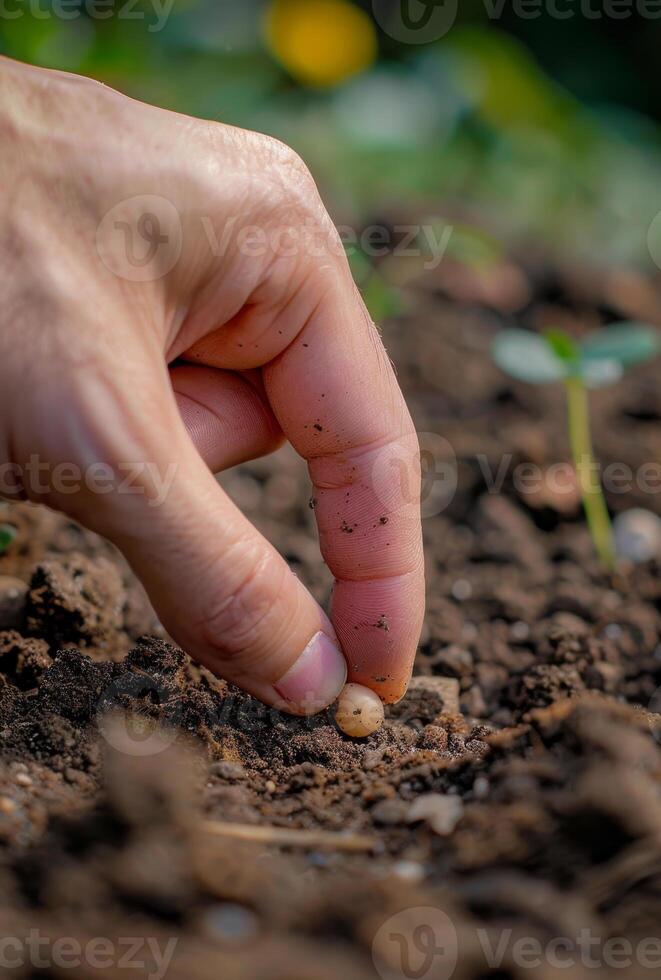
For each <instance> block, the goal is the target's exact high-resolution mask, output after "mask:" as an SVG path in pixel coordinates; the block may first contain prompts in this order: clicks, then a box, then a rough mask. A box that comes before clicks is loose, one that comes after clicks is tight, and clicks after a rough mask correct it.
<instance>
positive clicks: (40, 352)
mask: <svg viewBox="0 0 661 980" xmlns="http://www.w3.org/2000/svg"><path fill="white" fill-rule="evenodd" d="M0 187H1V188H2V194H1V195H0V298H1V302H0V464H11V468H9V469H8V466H7V465H4V466H3V470H2V472H3V474H5V475H4V479H3V486H2V492H3V493H4V495H5V496H7V497H9V498H12V497H14V498H20V497H23V498H26V497H27V499H32V500H34V501H36V502H40V503H47V504H48V505H49V506H51V507H54V508H56V509H58V510H61V511H64V512H66V513H67V514H69V515H71V516H72V517H74V518H75V519H77V520H79V521H80V522H81V523H83V524H84V525H86V526H88V527H90V528H92V529H93V530H95V531H98V532H100V533H101V534H103V535H105V536H106V537H108V538H109V539H111V540H112V541H113V542H114V543H115V544H116V545H117V546H118V547H119V549H120V550H121V551H122V552H123V553H124V555H125V556H126V557H127V559H128V561H129V562H130V564H131V565H132V567H133V569H134V570H135V572H136V574H137V575H138V576H139V578H140V579H141V580H142V582H143V583H144V585H145V586H146V588H147V591H148V593H149V595H150V598H151V600H152V602H153V604H154V607H155V609H156V611H157V613H158V614H159V616H160V618H161V620H162V622H163V623H164V625H165V627H166V629H167V630H168V632H169V633H170V634H171V635H172V636H173V638H174V639H175V640H176V641H177V642H178V643H179V644H181V646H182V647H183V648H184V649H185V650H187V651H188V653H190V654H191V655H192V656H193V657H195V658H196V659H198V660H199V661H201V662H202V663H204V664H205V665H206V666H208V667H209V668H211V669H212V670H213V671H214V672H215V673H217V674H218V675H219V676H222V677H224V678H226V679H227V680H230V681H232V682H234V683H236V684H238V685H239V686H240V687H242V688H243V689H245V690H246V691H248V692H250V693H251V694H254V695H255V696H256V697H258V698H260V699H262V700H263V701H265V702H266V703H267V704H270V705H274V706H276V707H279V708H282V709H284V710H286V711H289V712H292V713H295V714H307V713H312V712H314V711H318V710H320V709H321V708H323V707H325V706H326V705H328V704H330V703H331V702H332V701H334V700H335V698H336V697H337V695H338V694H339V692H340V690H341V689H342V687H343V685H344V683H345V680H346V679H347V677H348V679H349V680H350V681H352V682H354V683H359V684H363V685H365V686H367V687H369V688H371V689H372V690H374V691H376V692H377V694H378V695H379V696H380V698H381V699H382V700H383V701H385V702H392V701H396V700H397V699H399V698H400V697H401V696H402V694H403V693H404V691H405V690H406V685H407V683H408V680H409V677H410V672H411V666H412V662H413V658H414V655H415V650H416V646H417V641H418V638H419V633H420V628H421V623H422V616H423V594H424V573H423V557H422V546H421V531H420V516H419V505H418V490H419V480H420V476H419V465H418V459H417V455H416V452H415V447H416V446H417V441H416V436H415V430H414V427H413V424H412V422H411V418H410V415H409V413H408V411H407V408H406V405H405V403H404V400H403V398H402V395H401V393H400V390H399V387H398V385H397V382H396V379H395V375H394V372H393V370H392V367H391V364H390V362H389V360H388V357H387V355H386V353H385V351H384V349H383V346H382V344H381V340H380V338H379V334H378V331H377V330H376V328H375V327H374V325H373V323H372V321H371V319H370V317H369V316H368V314H367V312H366V310H365V307H364V305H363V303H362V301H361V299H360V296H359V294H358V292H357V290H356V288H355V286H354V283H353V281H352V278H351V275H350V272H349V269H348V266H347V262H346V259H345V257H344V254H343V251H342V248H341V245H340V243H339V242H338V240H337V236H336V234H335V232H334V229H333V228H332V225H331V223H330V220H329V218H328V215H327V213H326V211H325V210H324V207H323V204H322V202H321V199H320V197H319V193H318V191H317V189H316V187H315V184H314V182H313V180H312V178H311V176H310V174H309V172H308V170H307V169H306V167H305V165H304V164H303V162H302V161H301V160H300V158H299V157H298V156H297V155H296V154H295V153H294V152H293V151H292V150H290V149H289V148H288V147H286V146H284V145H283V144H281V143H278V142H277V141H274V140H271V139H269V138H267V137H264V136H261V135H258V134H256V133H251V132H247V131H243V130H238V129H234V128H231V127H227V126H224V125H222V124H220V123H210V122H205V121H201V120H197V119H192V118H188V117H185V116H181V115H177V114H174V113H170V112H166V111H163V110H161V109H157V108H153V107H151V106H147V105H144V104H142V103H139V102H135V101H133V100H131V99H128V98H126V97H124V96H122V95H120V94H118V93H117V92H114V91H112V90H111V89H108V88H107V87H105V86H102V85H100V84H98V83H96V82H93V81H90V80H88V79H84V78H78V77H76V76H72V75H66V74H63V73H58V72H50V71H45V70H41V69H36V68H32V67H30V66H26V65H20V64H17V63H15V62H11V61H8V60H6V59H0ZM146 199H148V201H149V207H147V208H145V203H144V202H145V200H146ZM113 209H116V210H114V211H113ZM145 211H148V212H149V214H150V215H151V217H149V222H151V223H150V224H148V225H146V226H145V225H141V224H140V222H141V220H143V217H144V213H145ZM109 212H110V213H111V218H110V219H109V218H107V217H106V216H107V215H108V213H109ZM154 215H155V216H156V220H157V224H156V225H154V222H153V217H154ZM173 215H174V217H173ZM113 216H114V218H113ZM111 219H112V220H111ZM283 226H285V227H286V228H288V229H289V231H290V232H291V230H292V229H294V230H297V229H303V228H308V227H311V226H314V227H315V228H322V229H323V230H324V234H323V235H322V236H321V239H320V240H321V247H317V248H316V249H314V250H312V249H309V248H307V247H296V246H295V244H294V247H292V248H281V249H279V250H274V249H273V248H267V249H261V251H260V249H258V248H254V247H252V245H251V243H253V244H254V240H253V238H252V237H251V236H253V235H254V230H255V229H258V230H260V231H261V232H262V233H264V234H266V236H267V237H268V235H269V232H270V231H278V229H281V228H282V227H283ZM135 228H142V230H143V232H145V236H146V237H145V238H144V240H143V241H142V246H143V251H144V245H145V241H146V242H147V244H148V245H149V235H150V234H152V233H153V232H160V235H159V234H156V236H155V238H154V241H155V242H156V245H155V246H154V249H155V250H154V255H155V258H154V262H155V263H156V264H155V265H152V266H151V267H150V266H149V264H148V262H146V261H145V262H144V263H143V264H142V265H141V264H140V263H139V262H138V263H137V264H133V263H131V262H128V264H126V262H127V260H126V256H124V262H125V268H124V267H123V266H122V261H123V260H122V254H121V252H119V251H118V248H119V244H118V243H121V241H122V234H123V231H124V230H126V234H127V235H128V234H131V230H132V229H133V230H135ZM242 232H245V234H244V235H243V236H242V234H241V233H242ZM285 237H287V236H285ZM294 237H295V236H294ZM161 239H162V240H163V241H164V242H165V244H163V245H162V251H161V252H160V253H159V252H158V248H157V246H158V247H161V245H160V244H159V242H160V241H161ZM316 242H317V245H318V242H319V236H317V239H316ZM173 243H175V244H173ZM175 245H176V247H175ZM168 249H170V251H169V252H168ZM172 249H175V250H174V251H172ZM313 252H314V254H312V253H313ZM258 253H259V254H258ZM163 256H165V258H163ZM158 262H161V263H162V267H161V266H159V265H158ZM136 270H137V271H136ZM124 272H126V274H124ZM140 277H142V278H140ZM284 440H288V441H289V442H290V443H291V444H292V445H293V446H294V448H295V449H296V450H297V451H298V452H299V453H300V454H301V456H303V457H304V458H305V459H306V460H307V462H308V466H309V472H310V477H311V480H312V484H313V489H312V496H313V498H314V501H315V516H316V520H317V524H318V528H319V538H320V545H321V552H322V555H323V558H324V560H325V561H326V563H327V564H328V566H329V568H330V570H331V572H332V573H333V575H334V577H335V586H334V589H333V597H332V605H331V610H330V615H329V616H327V615H326V614H325V613H324V611H323V610H322V609H321V608H320V607H319V605H318V604H317V603H316V602H315V601H314V600H313V598H312V597H311V595H310V594H309V593H308V591H307V590H306V589H305V587H304V586H303V584H302V583H301V582H300V581H299V579H298V578H296V576H295V575H294V574H293V573H292V572H291V571H290V570H289V568H288V566H287V564H286V562H285V561H284V560H283V559H282V558H281V557H280V556H279V555H278V553H277V552H276V550H275V549H274V548H273V547H272V546H271V545H270V544H269V543H268V542H267V541H266V540H265V539H264V538H263V537H262V536H261V535H260V534H259V533H258V531H257V530H256V529H255V528H254V527H253V526H252V525H251V524H250V522H249V521H248V520H247V519H246V518H245V517H244V516H243V514H242V513H241V512H240V510H239V509H238V508H237V507H236V506H235V505H234V504H233V503H232V502H231V501H230V500H229V498H228V497H227V496H226V495H225V494H224V492H223V491H222V490H221V489H220V487H219V485H218V483H217V481H216V479H215V478H214V475H213V474H214V473H217V472H219V471H221V470H223V469H225V468H227V467H229V466H233V465H235V464H236V463H238V462H242V461H245V460H249V459H252V458H255V457H257V456H261V455H264V454H266V453H269V452H271V451H273V450H274V449H276V448H277V447H278V446H279V445H281V444H282V442H283V441H284ZM35 454H36V455H37V456H38V458H39V460H40V462H41V463H42V464H44V472H45V474H46V476H45V477H44V476H42V477H41V479H42V480H43V479H46V481H47V483H48V490H47V492H39V493H35V491H34V488H33V487H32V486H31V485H30V483H29V481H27V480H26V479H25V476H24V474H25V472H26V469H25V467H26V464H27V462H28V461H29V459H30V458H31V457H34V455H35ZM141 461H143V462H144V461H149V462H150V464H151V465H152V466H153V467H154V468H155V469H154V471H155V472H158V473H160V474H165V473H168V474H170V475H171V481H170V482H169V484H168V489H167V493H165V494H164V496H163V499H162V500H159V502H158V506H154V505H153V503H154V500H153V493H152V491H153V489H154V488H153V486H152V484H151V482H150V478H149V476H148V475H146V476H145V475H143V476H142V477H141V478H140V479H141V480H142V490H143V492H142V493H130V494H129V493H125V492H120V490H119V487H118V485H113V486H114V488H111V489H110V490H109V491H108V492H103V493H97V492H94V490H93V489H90V487H89V486H88V485H87V484H85V485H81V487H80V488H78V489H77V490H76V491H75V492H72V491H71V490H64V489H63V488H62V487H61V485H60V483H59V482H58V480H57V479H55V477H53V476H52V475H50V476H49V474H52V473H53V471H54V470H55V468H56V467H57V465H58V464H62V463H71V464H75V465H76V466H78V467H79V468H80V469H81V471H83V472H86V471H87V470H86V468H87V469H89V467H90V466H91V465H92V464H96V463H99V462H102V463H104V464H106V465H109V466H110V467H111V468H112V470H113V472H114V471H117V472H118V471H119V470H120V468H121V467H122V466H125V465H126V464H128V463H140V462H141ZM7 473H11V474H13V477H12V479H13V480H14V483H13V484H12V485H11V486H7V476H6V474H7ZM384 474H385V475H384ZM390 474H392V477H391V476H390ZM150 494H151V496H150ZM347 528H351V530H350V531H348V530H347Z"/></svg>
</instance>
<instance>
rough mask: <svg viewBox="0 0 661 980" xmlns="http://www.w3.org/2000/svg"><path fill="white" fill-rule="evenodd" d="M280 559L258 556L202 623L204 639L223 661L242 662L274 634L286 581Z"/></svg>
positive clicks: (267, 555)
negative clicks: (283, 580) (269, 634)
mask: <svg viewBox="0 0 661 980" xmlns="http://www.w3.org/2000/svg"><path fill="white" fill-rule="evenodd" d="M279 565H280V562H279V561H278V560H277V559H276V558H275V557H274V556H273V555H271V554H270V553H269V552H267V553H266V554H263V555H260V556H259V557H256V558H255V560H254V561H252V562H251V564H250V568H249V571H248V572H247V573H246V574H245V575H244V576H242V577H241V578H240V579H239V580H238V581H237V583H236V584H235V585H234V586H233V587H232V589H231V591H230V592H229V593H227V594H225V595H223V596H222V597H221V598H220V599H218V600H217V601H216V602H215V603H214V604H213V605H212V606H211V608H210V609H209V611H208V613H207V615H206V617H205V619H204V621H203V623H202V624H201V629H202V634H203V639H204V641H205V642H206V644H208V645H209V646H211V647H212V648H214V649H215V650H217V651H218V652H219V654H220V655H221V656H222V658H223V660H226V661H227V660H229V661H241V660H245V659H246V658H248V657H249V656H250V653H251V651H255V650H257V649H258V648H259V647H260V645H261V637H262V636H264V634H265V632H266V633H267V634H268V633H270V627H269V623H270V621H271V620H272V617H273V615H274V611H275V610H276V608H277V605H278V601H277V597H278V594H279V591H280V587H281V583H282V571H281V569H280V567H279Z"/></svg>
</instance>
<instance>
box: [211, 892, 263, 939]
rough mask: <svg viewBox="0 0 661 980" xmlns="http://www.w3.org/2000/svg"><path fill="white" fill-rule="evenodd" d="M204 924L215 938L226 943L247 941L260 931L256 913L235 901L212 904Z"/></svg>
mask: <svg viewBox="0 0 661 980" xmlns="http://www.w3.org/2000/svg"><path fill="white" fill-rule="evenodd" d="M204 924H205V926H206V929H207V930H208V932H209V933H210V934H211V935H212V936H213V937H214V938H215V939H220V940H221V941H222V942H226V943H245V942H248V941H249V940H251V939H254V938H255V937H256V936H257V933H258V932H259V922H258V919H257V916H256V915H255V913H254V912H251V910H250V909H246V908H244V907H243V905H237V904H235V903H234V902H223V903H222V904H220V905H212V906H211V908H210V909H208V910H207V912H206V913H205V916H204Z"/></svg>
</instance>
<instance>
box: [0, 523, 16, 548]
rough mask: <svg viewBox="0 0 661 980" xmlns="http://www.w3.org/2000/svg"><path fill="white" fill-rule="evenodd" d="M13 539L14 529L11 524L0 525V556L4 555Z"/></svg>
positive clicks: (14, 535)
mask: <svg viewBox="0 0 661 980" xmlns="http://www.w3.org/2000/svg"><path fill="white" fill-rule="evenodd" d="M15 537H16V528H15V527H13V526H12V525H11V524H0V555H4V553H5V551H7V549H8V548H9V545H10V544H11V543H12V541H13V540H14V538H15Z"/></svg>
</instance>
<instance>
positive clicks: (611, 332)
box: [581, 323, 661, 367]
mask: <svg viewBox="0 0 661 980" xmlns="http://www.w3.org/2000/svg"><path fill="white" fill-rule="evenodd" d="M659 351H661V341H660V337H659V332H658V331H657V330H655V329H654V328H653V327H648V326H645V325H644V324H640V323H618V324H615V325H614V326H612V327H604V328H603V329H601V330H595V331H593V332H592V333H590V334H588V335H587V337H586V338H585V339H584V340H583V342H582V343H581V357H582V360H583V362H593V361H603V360H605V361H617V362H618V363H619V364H621V365H622V367H629V366H630V365H631V364H639V363H640V362H641V361H647V360H649V359H650V358H651V357H654V356H655V354H658V353H659Z"/></svg>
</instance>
